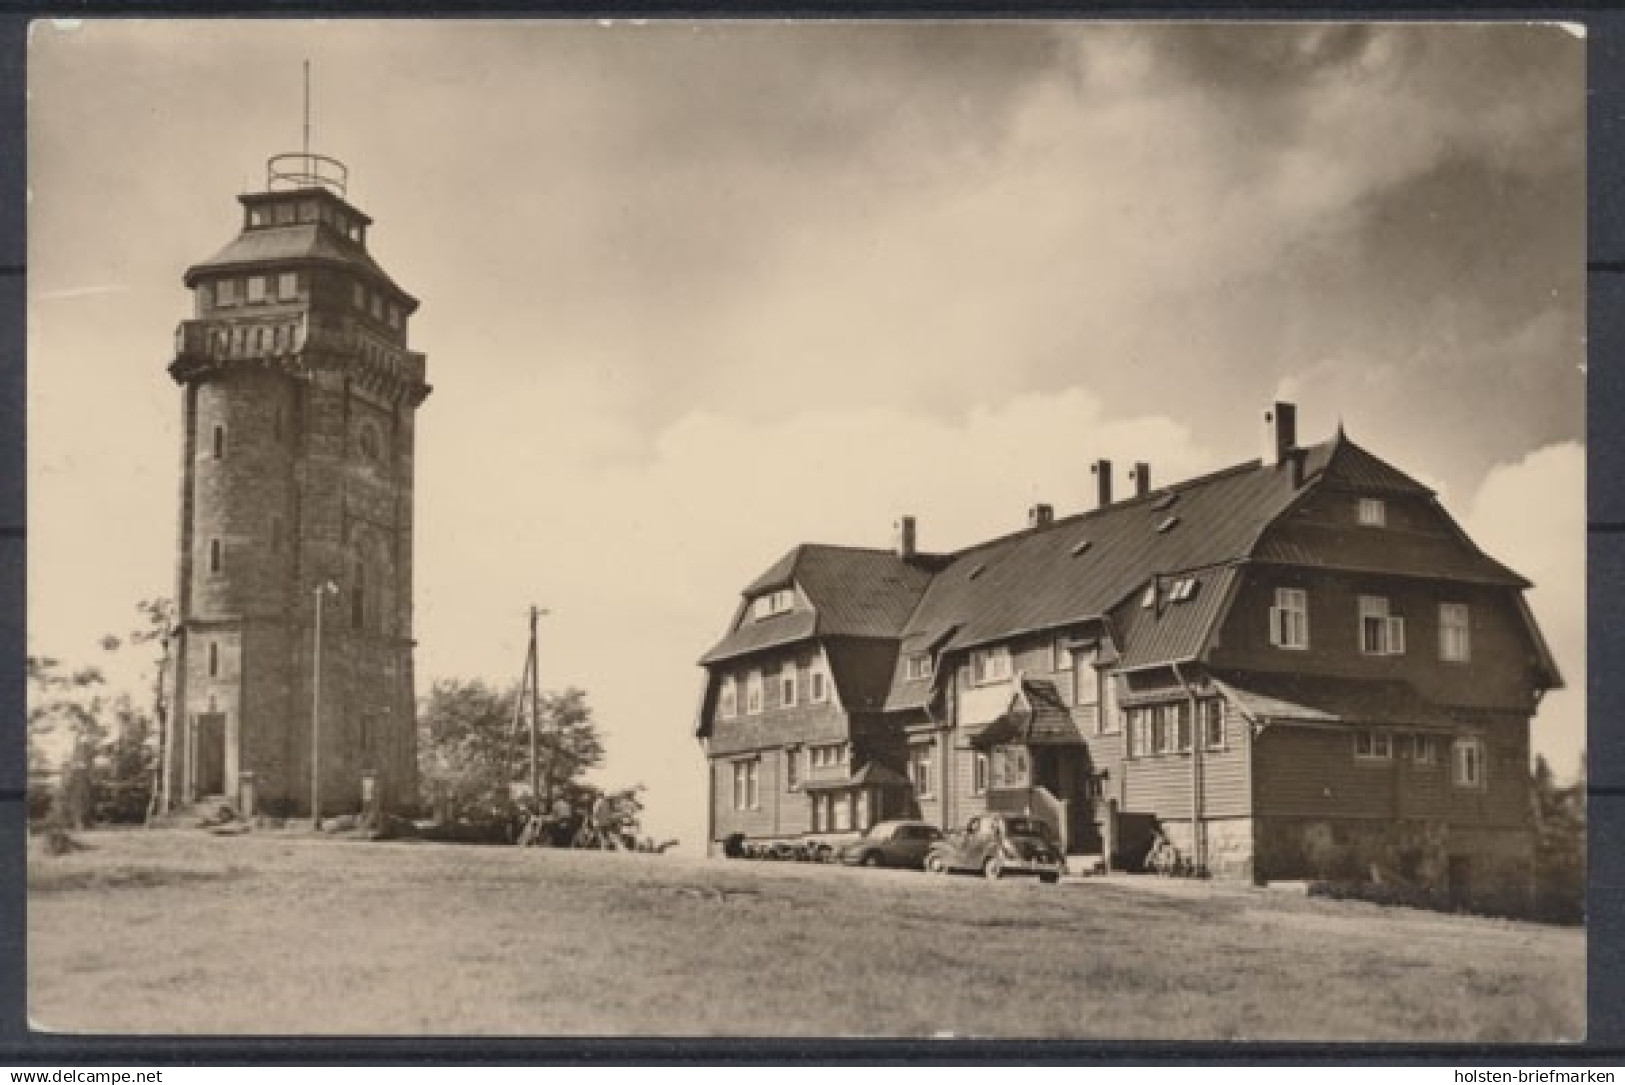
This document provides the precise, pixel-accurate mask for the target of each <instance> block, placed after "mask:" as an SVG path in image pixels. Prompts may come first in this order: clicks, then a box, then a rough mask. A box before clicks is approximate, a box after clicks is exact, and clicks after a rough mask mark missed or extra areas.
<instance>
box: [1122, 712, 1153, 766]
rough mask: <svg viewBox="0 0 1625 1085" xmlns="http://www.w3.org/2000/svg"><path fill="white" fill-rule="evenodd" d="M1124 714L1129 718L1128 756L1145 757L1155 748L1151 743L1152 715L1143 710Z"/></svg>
mask: <svg viewBox="0 0 1625 1085" xmlns="http://www.w3.org/2000/svg"><path fill="white" fill-rule="evenodd" d="M1124 714H1125V715H1126V716H1127V717H1128V755H1129V756H1130V757H1144V756H1146V755H1147V754H1149V753H1150V752H1151V751H1152V750H1153V749H1154V748H1155V747H1154V746H1153V745H1152V741H1151V731H1152V726H1151V724H1152V720H1151V716H1152V714H1151V713H1150V712H1149V711H1147V710H1146V709H1143V708H1131V709H1129V710H1128V711H1127V712H1126V713H1124Z"/></svg>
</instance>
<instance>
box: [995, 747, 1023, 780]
mask: <svg viewBox="0 0 1625 1085" xmlns="http://www.w3.org/2000/svg"><path fill="white" fill-rule="evenodd" d="M1030 769H1031V765H1030V764H1029V762H1028V759H1027V747H1025V746H995V747H993V786H994V787H1026V786H1027V784H1028V781H1029V779H1030V776H1029V773H1030Z"/></svg>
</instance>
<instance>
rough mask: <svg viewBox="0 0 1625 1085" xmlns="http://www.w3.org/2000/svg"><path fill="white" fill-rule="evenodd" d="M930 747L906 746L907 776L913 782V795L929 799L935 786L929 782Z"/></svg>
mask: <svg viewBox="0 0 1625 1085" xmlns="http://www.w3.org/2000/svg"><path fill="white" fill-rule="evenodd" d="M931 777H932V772H931V747H930V746H928V745H927V746H910V747H909V748H908V778H909V781H910V782H911V783H913V784H914V797H915V798H918V799H929V798H930V797H931V796H932V795H933V794H934V793H935V790H936V789H935V788H934V787H932V782H931Z"/></svg>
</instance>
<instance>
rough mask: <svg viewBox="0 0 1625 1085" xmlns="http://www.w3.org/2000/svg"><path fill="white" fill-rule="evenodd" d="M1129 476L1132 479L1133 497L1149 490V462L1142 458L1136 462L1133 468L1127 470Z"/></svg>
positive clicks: (1140, 495) (1142, 494) (1143, 494)
mask: <svg viewBox="0 0 1625 1085" xmlns="http://www.w3.org/2000/svg"><path fill="white" fill-rule="evenodd" d="M1129 477H1130V478H1132V479H1134V496H1135V497H1144V496H1145V495H1146V494H1148V493H1150V492H1151V465H1150V464H1149V463H1146V462H1145V461H1144V460H1141V461H1140V462H1139V463H1136V464H1135V465H1134V470H1132V471H1130V472H1129Z"/></svg>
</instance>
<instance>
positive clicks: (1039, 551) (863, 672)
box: [696, 404, 1562, 885]
mask: <svg viewBox="0 0 1625 1085" xmlns="http://www.w3.org/2000/svg"><path fill="white" fill-rule="evenodd" d="M1294 416H1295V411H1294V408H1293V407H1292V405H1291V404H1275V405H1274V406H1273V407H1272V408H1271V409H1270V410H1269V411H1268V412H1266V416H1265V430H1266V436H1265V454H1264V455H1263V456H1262V457H1261V458H1260V459H1258V460H1254V461H1251V462H1249V463H1244V464H1241V465H1238V466H1236V467H1233V468H1229V469H1227V470H1223V471H1219V472H1216V473H1214V474H1211V475H1206V476H1203V477H1201V478H1196V479H1191V480H1188V481H1185V482H1180V483H1176V484H1174V485H1171V486H1167V487H1163V488H1156V489H1154V488H1152V486H1151V484H1150V477H1149V471H1148V469H1147V467H1146V465H1144V464H1138V465H1136V467H1135V469H1134V471H1133V472H1132V473H1131V478H1132V480H1133V482H1134V490H1133V493H1132V494H1131V495H1130V496H1128V497H1126V498H1123V499H1121V500H1115V501H1114V500H1113V496H1112V493H1111V465H1110V464H1109V463H1106V462H1104V461H1102V462H1100V463H1098V464H1097V465H1096V474H1097V478H1098V490H1099V493H1098V495H1097V496H1098V501H1097V507H1096V508H1095V509H1093V510H1091V511H1089V512H1086V513H1082V514H1079V515H1076V516H1071V517H1067V518H1064V519H1059V520H1058V519H1056V518H1054V516H1053V515H1052V513H1051V511H1050V509H1049V507H1048V506H1042V505H1040V506H1036V507H1034V508H1033V509H1032V510H1031V511H1030V513H1029V517H1028V524H1027V527H1026V529H1025V530H1023V531H1020V532H1017V533H1015V534H1012V535H1008V536H1005V537H1002V538H998V539H994V540H991V541H989V542H986V543H983V544H980V545H977V546H972V547H969V548H967V549H964V550H961V551H958V552H955V553H951V554H931V553H923V552H921V551H919V550H918V548H917V547H916V546H915V526H914V522H913V520H912V518H907V517H905V518H904V519H903V520H902V521H900V522H899V524H898V525H897V527H898V530H897V545H896V546H895V547H894V549H892V550H867V549H853V548H844V547H833V546H820V545H804V546H799V547H797V548H795V549H794V550H792V551H791V552H790V553H789V554H787V555H786V556H785V557H784V558H782V559H781V560H780V561H779V562H777V563H776V564H775V565H774V566H773V567H772V568H770V569H769V570H767V571H766V572H765V573H763V574H762V575H761V576H760V577H758V578H757V579H756V580H755V581H754V582H752V583H751V584H750V585H748V586H747V587H746V589H745V590H744V592H743V593H742V600H741V602H740V604H739V606H738V609H737V610H736V612H735V614H734V618H733V621H732V622H731V623H730V625H729V627H728V632H727V633H726V635H725V636H724V637H723V638H722V640H721V641H720V642H719V643H718V644H716V645H715V646H714V647H713V648H712V649H711V650H710V651H709V652H707V653H706V654H705V656H704V657H703V658H702V659H701V664H702V666H703V667H704V668H705V670H706V683H705V689H704V693H703V696H702V699H701V704H700V708H699V716H698V721H697V727H696V730H697V734H698V737H699V739H700V741H701V744H702V746H703V747H704V750H705V753H706V756H707V759H708V763H709V769H710V794H709V804H710V810H709V814H710V826H711V838H712V840H713V842H715V841H721V840H723V839H725V838H727V837H728V836H729V835H730V834H735V833H738V834H743V835H744V836H745V837H746V838H750V839H758V840H782V839H800V838H805V837H808V836H812V837H815V838H821V837H823V836H825V835H832V834H833V835H839V834H842V833H850V832H855V831H858V830H860V829H862V828H864V827H866V826H867V825H869V824H872V823H874V822H875V821H877V820H880V819H882V818H886V817H893V816H917V817H923V818H925V819H927V820H930V821H932V822H934V823H936V824H938V825H941V826H943V827H944V828H949V827H953V826H957V825H961V824H963V823H964V822H965V821H966V820H967V819H968V818H969V817H972V816H974V815H976V814H978V813H981V812H984V811H987V810H1004V811H1019V812H1025V813H1031V814H1035V815H1038V816H1041V817H1043V818H1045V819H1046V820H1048V821H1049V822H1050V823H1051V824H1052V825H1053V826H1054V827H1055V829H1056V831H1057V833H1058V834H1060V835H1061V836H1062V837H1063V838H1064V839H1065V841H1066V843H1067V846H1068V850H1069V851H1070V852H1072V853H1074V854H1081V855H1094V856H1099V857H1101V859H1102V861H1104V862H1108V863H1115V864H1119V865H1132V864H1134V863H1135V862H1137V861H1138V860H1139V858H1140V857H1141V856H1143V854H1144V852H1145V850H1146V848H1147V847H1148V846H1149V844H1150V842H1151V841H1152V839H1153V838H1154V834H1156V833H1159V832H1160V833H1161V834H1163V835H1164V836H1166V837H1167V838H1168V839H1169V840H1170V841H1171V843H1172V844H1173V845H1174V846H1175V848H1177V849H1178V851H1179V853H1180V854H1181V855H1182V856H1183V857H1185V858H1186V859H1188V860H1189V861H1190V862H1191V863H1192V864H1193V865H1194V866H1196V867H1197V868H1200V869H1205V870H1210V871H1212V872H1214V873H1216V874H1221V875H1233V876H1243V877H1254V878H1260V879H1272V878H1275V879H1279V878H1300V877H1331V876H1341V875H1348V876H1354V875H1356V874H1365V873H1368V872H1369V870H1370V869H1371V867H1372V865H1373V864H1376V865H1378V866H1380V867H1381V868H1383V869H1386V870H1389V871H1392V872H1394V874H1395V875H1396V876H1401V877H1406V878H1411V879H1415V880H1418V881H1423V882H1429V883H1449V884H1453V885H1461V884H1463V883H1468V884H1471V883H1473V882H1480V883H1482V882H1484V881H1486V880H1494V881H1496V882H1505V881H1508V880H1516V879H1519V878H1522V877H1525V876H1526V875H1527V869H1528V862H1529V857H1530V848H1531V838H1530V826H1529V810H1530V806H1529V795H1528V775H1529V773H1528V759H1529V727H1530V721H1531V719H1532V718H1533V716H1534V713H1535V711H1536V708H1537V706H1538V704H1539V701H1540V698H1541V696H1542V694H1543V693H1544V692H1545V691H1546V690H1549V689H1552V688H1555V687H1557V686H1559V685H1560V684H1561V681H1562V680H1561V677H1560V675H1559V674H1558V671H1557V667H1556V665H1555V663H1554V661H1553V660H1552V657H1551V654H1550V652H1549V651H1548V649H1547V647H1546V645H1545V643H1544V641H1543V639H1542V637H1541V635H1540V632H1539V630H1538V628H1537V627H1536V625H1535V622H1534V619H1533V617H1532V615H1531V614H1530V612H1529V609H1528V606H1527V604H1526V603H1525V600H1524V593H1525V591H1526V590H1527V589H1528V588H1529V587H1530V584H1529V582H1528V581H1526V580H1524V579H1523V578H1522V577H1520V576H1519V575H1518V574H1516V573H1514V572H1512V571H1511V570H1509V569H1507V568H1506V567H1505V566H1503V565H1501V564H1500V563H1498V562H1496V561H1495V560H1494V559H1493V558H1491V557H1489V556H1488V555H1486V554H1485V553H1483V552H1482V551H1481V550H1479V549H1478V547H1477V546H1475V545H1474V543H1473V542H1472V540H1470V539H1469V538H1468V537H1467V536H1466V534H1465V533H1464V532H1463V531H1462V530H1461V529H1460V527H1458V526H1457V525H1456V523H1455V522H1454V520H1452V519H1451V517H1450V516H1449V514H1448V513H1447V512H1446V511H1445V510H1444V508H1443V507H1442V506H1441V505H1440V503H1439V502H1438V500H1437V499H1436V497H1435V496H1434V494H1433V493H1432V491H1430V490H1429V489H1428V488H1427V487H1425V486H1423V485H1421V484H1420V483H1418V482H1417V481H1416V480H1414V479H1412V478H1411V477H1409V476H1408V475H1406V474H1404V473H1403V472H1401V471H1400V470H1398V469H1396V468H1394V467H1393V466H1391V465H1389V464H1387V463H1385V462H1383V461H1382V460H1380V459H1378V458H1377V457H1376V456H1374V455H1372V454H1371V453H1369V452H1367V451H1366V450H1364V449H1363V448H1361V447H1360V446H1358V445H1357V444H1355V443H1354V442H1353V441H1352V440H1350V439H1349V437H1348V436H1347V435H1346V434H1344V433H1343V432H1342V431H1341V430H1339V432H1338V433H1337V434H1336V435H1335V436H1334V437H1333V438H1332V439H1330V440H1328V441H1325V442H1322V443H1319V444H1315V445H1311V446H1308V447H1300V446H1299V445H1298V444H1297V442H1296V439H1295V424H1294V422H1295V418H1294Z"/></svg>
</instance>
